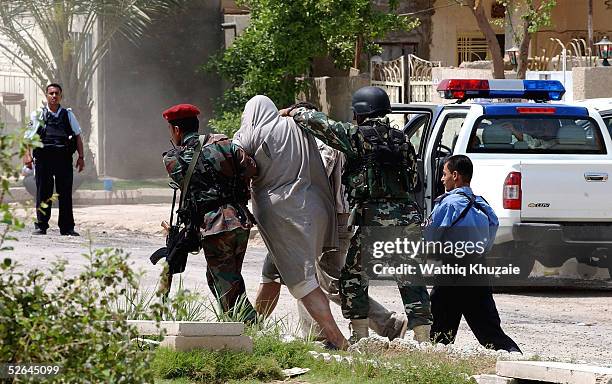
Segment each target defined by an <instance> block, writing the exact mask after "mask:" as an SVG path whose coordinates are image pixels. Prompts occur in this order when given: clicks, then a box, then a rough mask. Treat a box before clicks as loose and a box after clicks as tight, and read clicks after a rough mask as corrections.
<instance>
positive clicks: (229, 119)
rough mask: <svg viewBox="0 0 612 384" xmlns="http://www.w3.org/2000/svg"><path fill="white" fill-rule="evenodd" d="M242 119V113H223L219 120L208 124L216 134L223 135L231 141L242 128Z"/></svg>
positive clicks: (212, 120)
mask: <svg viewBox="0 0 612 384" xmlns="http://www.w3.org/2000/svg"><path fill="white" fill-rule="evenodd" d="M241 117H242V113H241V112H239V111H237V112H223V113H222V114H221V115H220V116H219V117H218V118H216V119H211V120H210V121H209V122H208V124H209V125H210V128H211V129H212V130H213V131H214V132H216V133H222V134H224V135H225V136H227V137H229V138H230V139H231V138H232V137H234V133H236V131H237V130H238V129H239V128H240V119H241Z"/></svg>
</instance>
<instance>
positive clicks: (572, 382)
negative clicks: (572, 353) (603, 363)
mask: <svg viewBox="0 0 612 384" xmlns="http://www.w3.org/2000/svg"><path fill="white" fill-rule="evenodd" d="M496 373H497V374H498V375H500V376H505V377H513V378H517V379H526V380H538V381H544V382H547V383H563V384H612V368H604V367H597V366H594V365H586V364H570V363H559V362H551V361H498V362H497V365H496Z"/></svg>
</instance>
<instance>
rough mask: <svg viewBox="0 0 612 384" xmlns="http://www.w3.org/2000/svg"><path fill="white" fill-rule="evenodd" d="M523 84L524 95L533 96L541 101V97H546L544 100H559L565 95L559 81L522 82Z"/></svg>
mask: <svg viewBox="0 0 612 384" xmlns="http://www.w3.org/2000/svg"><path fill="white" fill-rule="evenodd" d="M523 83H524V84H525V94H528V95H533V96H535V98H537V99H540V100H543V98H540V96H543V95H547V96H548V97H547V98H546V100H561V98H562V97H563V94H564V93H565V88H564V87H563V84H561V82H560V81H559V80H523ZM530 98H531V97H530Z"/></svg>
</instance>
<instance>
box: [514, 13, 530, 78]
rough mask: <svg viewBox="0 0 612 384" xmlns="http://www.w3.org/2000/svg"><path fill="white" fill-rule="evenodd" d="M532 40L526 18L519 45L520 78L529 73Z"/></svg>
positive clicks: (518, 74) (517, 71) (517, 74)
mask: <svg viewBox="0 0 612 384" xmlns="http://www.w3.org/2000/svg"><path fill="white" fill-rule="evenodd" d="M530 42H531V34H530V33H529V22H528V21H526V20H525V21H523V39H522V41H521V45H520V47H519V57H518V68H517V70H516V77H517V78H519V79H524V78H525V75H526V74H527V67H528V65H529V43H530Z"/></svg>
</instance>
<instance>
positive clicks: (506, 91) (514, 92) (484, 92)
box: [438, 79, 565, 101]
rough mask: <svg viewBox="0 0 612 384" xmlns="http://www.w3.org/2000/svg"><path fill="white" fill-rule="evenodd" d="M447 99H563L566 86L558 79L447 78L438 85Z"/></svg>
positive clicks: (440, 91) (441, 94) (441, 93)
mask: <svg viewBox="0 0 612 384" xmlns="http://www.w3.org/2000/svg"><path fill="white" fill-rule="evenodd" d="M438 92H439V93H440V96H441V97H443V98H445V99H458V100H467V99H475V98H479V99H499V98H502V99H503V98H507V99H512V98H516V99H527V100H537V101H549V100H561V98H562V97H563V94H564V93H565V88H564V87H563V84H561V82H560V81H558V80H477V79H445V80H442V81H441V82H440V84H439V85H438Z"/></svg>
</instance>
